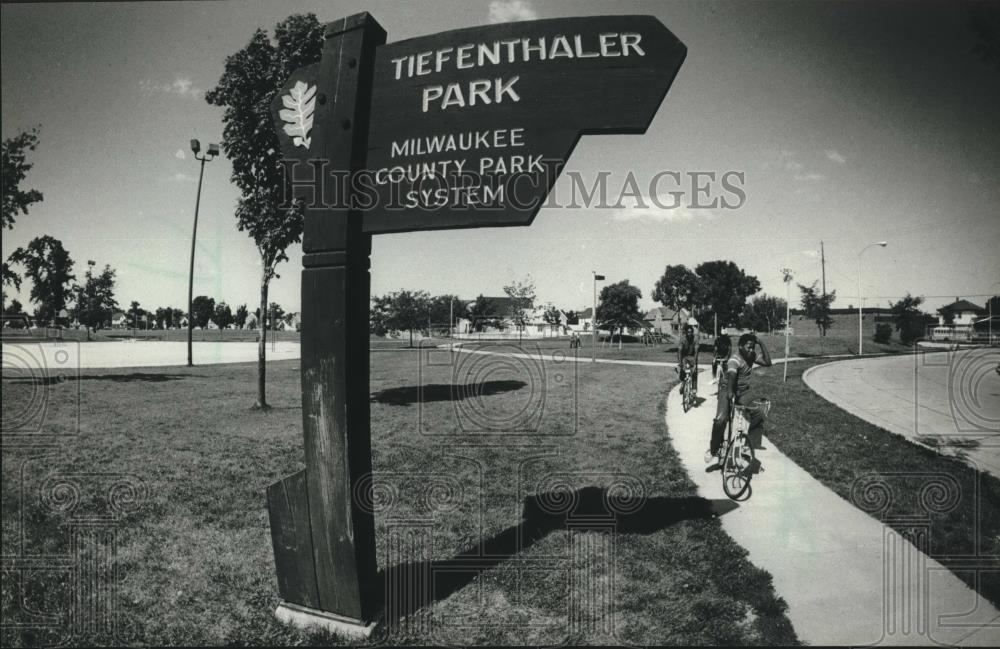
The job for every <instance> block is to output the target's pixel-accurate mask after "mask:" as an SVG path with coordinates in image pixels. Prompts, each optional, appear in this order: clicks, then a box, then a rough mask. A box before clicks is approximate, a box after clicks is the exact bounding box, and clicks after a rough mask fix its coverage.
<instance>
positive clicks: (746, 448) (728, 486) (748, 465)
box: [722, 435, 757, 500]
mask: <svg viewBox="0 0 1000 649" xmlns="http://www.w3.org/2000/svg"><path fill="white" fill-rule="evenodd" d="M756 466H757V459H756V456H755V454H754V451H753V446H752V445H751V444H750V440H749V439H747V436H746V435H737V436H735V437H734V438H733V439H732V440H731V441H730V442H729V445H728V446H727V447H726V454H725V456H724V457H723V460H722V489H723V491H725V492H726V495H727V496H729V497H730V498H732V499H733V500H739V499H740V498H741V497H742V496H743V494H745V493H746V491H747V489H749V488H750V479H751V478H752V477H753V472H754V468H755V467H756Z"/></svg>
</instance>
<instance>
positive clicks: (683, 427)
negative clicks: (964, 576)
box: [666, 386, 1000, 646]
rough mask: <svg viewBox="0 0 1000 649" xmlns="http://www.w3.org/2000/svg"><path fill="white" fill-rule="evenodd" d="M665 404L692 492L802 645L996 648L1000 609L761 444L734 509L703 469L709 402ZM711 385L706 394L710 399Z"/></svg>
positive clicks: (675, 397)
mask: <svg viewBox="0 0 1000 649" xmlns="http://www.w3.org/2000/svg"><path fill="white" fill-rule="evenodd" d="M679 388H680V386H677V387H675V388H674V389H673V390H672V391H671V392H670V395H669V396H668V399H667V412H666V421H667V432H668V435H669V440H668V442H667V443H669V444H672V445H673V447H674V449H675V450H676V451H677V454H678V455H679V456H680V459H681V462H682V463H683V465H684V468H685V469H686V470H687V473H688V475H689V476H691V479H692V480H693V481H694V483H695V484H696V485H697V486H698V494H699V495H700V496H702V497H703V498H709V499H712V500H713V501H715V502H717V503H719V505H718V507H717V511H720V518H719V520H720V522H721V523H722V528H723V529H724V530H725V531H726V533H727V534H729V536H731V537H732V538H733V539H734V540H735V541H736V542H737V543H739V544H740V545H741V546H743V547H744V548H746V550H747V552H748V553H749V559H750V562H751V563H753V564H754V565H755V566H757V567H759V568H762V569H764V570H767V571H768V572H769V573H771V576H772V577H773V578H774V588H775V590H776V591H777V592H778V594H779V595H781V597H782V598H783V599H784V600H785V602H787V604H788V618H789V619H790V620H791V622H792V626H794V627H795V632H796V633H797V634H798V637H799V639H800V640H803V641H805V642H806V643H809V644H814V645H876V644H905V645H933V644H936V643H943V644H946V645H962V646H1000V612H998V611H997V609H996V608H995V607H994V606H993V605H992V604H990V603H989V602H987V601H986V600H985V599H983V598H982V597H981V596H979V594H977V593H976V592H975V591H974V590H972V589H971V588H969V587H968V586H966V585H965V583H963V582H962V581H960V580H959V579H958V578H957V577H956V576H955V575H954V574H952V573H951V572H950V571H949V570H948V569H947V568H945V567H943V566H942V565H941V564H940V563H938V562H937V561H935V560H934V559H931V558H930V557H928V556H927V555H926V554H924V553H922V552H921V551H920V550H919V549H917V548H916V547H915V546H914V545H912V544H911V543H910V542H909V541H907V540H905V539H904V538H902V537H901V536H900V535H899V534H897V533H896V532H895V531H894V530H892V528H890V527H887V526H885V525H883V524H882V523H880V522H879V521H878V520H876V519H874V518H872V517H871V516H869V515H868V514H866V513H865V512H863V511H862V510H860V509H858V508H857V507H856V506H854V505H853V504H851V503H850V502H848V501H846V500H844V499H843V498H841V497H840V496H838V495H837V494H835V493H834V492H833V491H831V490H830V489H829V488H827V487H826V486H824V485H823V484H822V483H820V482H819V481H818V480H816V479H815V478H813V477H812V476H811V475H810V474H809V473H807V472H806V471H805V470H804V469H802V468H801V467H799V466H798V465H797V464H795V463H794V462H792V460H790V459H789V458H788V457H787V456H785V455H784V454H783V453H782V452H781V451H780V450H779V449H777V448H775V446H774V445H773V444H771V442H770V441H769V440H768V439H767V438H766V437H765V438H764V439H763V442H762V446H763V447H764V450H761V451H758V452H757V458H758V459H759V460H760V462H761V464H762V465H763V466H764V472H763V473H759V474H757V475H756V476H755V477H754V479H753V481H752V482H751V488H752V493H751V495H750V498H749V499H748V500H746V501H744V502H741V503H738V506H737V507H736V508H735V509H732V511H726V509H727V508H725V507H722V505H724V504H730V506H731V505H732V504H733V503H732V501H729V500H728V499H726V495H725V492H724V491H723V490H722V478H721V476H720V474H719V472H718V471H706V470H705V463H704V459H703V454H704V452H705V450H706V449H707V447H708V439H709V433H710V431H711V424H712V416H713V415H714V414H715V407H714V405H715V398H716V397H715V396H714V395H712V394H709V393H706V394H705V396H706V397H707V400H706V401H705V402H703V403H702V404H701V405H700V406H699V407H697V408H693V409H692V410H690V411H689V412H687V413H685V412H684V409H683V408H682V407H681V398H680V390H679ZM712 390H714V388H712V389H711V390H709V392H711V391H712Z"/></svg>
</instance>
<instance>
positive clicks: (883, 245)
mask: <svg viewBox="0 0 1000 649" xmlns="http://www.w3.org/2000/svg"><path fill="white" fill-rule="evenodd" d="M876 245H879V246H882V247H883V248H885V247H886V246H888V245H889V242H888V241H879V242H878V243H877V244H876Z"/></svg>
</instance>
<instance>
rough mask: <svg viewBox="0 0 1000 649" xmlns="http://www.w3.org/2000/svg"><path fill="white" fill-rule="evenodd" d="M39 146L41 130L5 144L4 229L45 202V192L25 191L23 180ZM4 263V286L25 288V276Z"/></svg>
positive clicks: (0, 217) (0, 222) (0, 223)
mask: <svg viewBox="0 0 1000 649" xmlns="http://www.w3.org/2000/svg"><path fill="white" fill-rule="evenodd" d="M37 146H38V128H37V127H36V128H33V129H31V130H30V131H27V132H24V133H21V134H19V135H18V136H16V137H12V138H8V139H6V140H4V141H3V163H2V164H3V168H2V174H0V177H2V178H3V213H2V215H0V227H2V228H7V229H8V230H10V229H12V228H13V227H14V219H15V218H16V217H17V216H20V215H21V214H27V213H28V206H30V205H31V204H32V203H37V202H39V201H41V200H42V193H41V192H40V191H38V190H37V189H28V190H22V189H21V181H23V180H24V178H25V176H27V174H28V172H29V171H31V167H32V165H31V163H29V162H28V161H27V159H28V151H34V150H35V147H37ZM11 263H12V262H10V261H5V262H3V264H2V269H0V270H2V273H0V274H2V285H3V286H4V287H7V286H13V287H14V288H15V289H17V290H20V289H21V277H20V275H18V274H17V273H16V272H14V271H13V270H12V269H11V267H10V264H11Z"/></svg>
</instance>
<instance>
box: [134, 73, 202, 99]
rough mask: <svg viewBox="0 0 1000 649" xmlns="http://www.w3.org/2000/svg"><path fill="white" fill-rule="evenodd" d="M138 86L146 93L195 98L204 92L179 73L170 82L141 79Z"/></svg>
mask: <svg viewBox="0 0 1000 649" xmlns="http://www.w3.org/2000/svg"><path fill="white" fill-rule="evenodd" d="M139 87H140V88H141V89H142V91H143V92H144V93H146V94H147V95H152V94H156V93H163V94H168V95H177V96H179V97H189V98H193V99H197V98H200V97H201V96H202V95H204V94H205V91H204V90H203V89H201V88H199V87H198V86H196V85H194V82H192V81H191V79H189V78H187V77H182V76H180V75H177V76H176V77H174V80H173V82H172V83H155V82H154V81H151V80H149V79H143V80H142V81H140V82H139Z"/></svg>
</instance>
